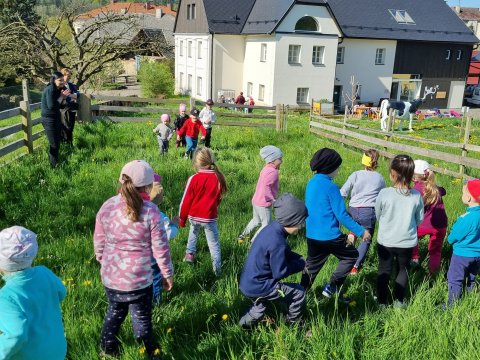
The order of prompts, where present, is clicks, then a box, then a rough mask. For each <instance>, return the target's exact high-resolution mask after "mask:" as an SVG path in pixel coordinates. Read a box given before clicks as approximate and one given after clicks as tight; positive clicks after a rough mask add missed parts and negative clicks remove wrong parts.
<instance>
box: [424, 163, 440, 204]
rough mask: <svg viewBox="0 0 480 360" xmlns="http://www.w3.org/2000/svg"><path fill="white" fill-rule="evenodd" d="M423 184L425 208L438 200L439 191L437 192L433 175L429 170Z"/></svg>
mask: <svg viewBox="0 0 480 360" xmlns="http://www.w3.org/2000/svg"><path fill="white" fill-rule="evenodd" d="M424 184H425V187H424V190H423V203H424V204H425V206H428V205H433V204H435V203H436V202H437V201H438V200H439V199H440V191H438V187H437V184H436V182H435V173H434V172H433V171H432V170H429V171H428V173H427V174H426V175H425V180H424Z"/></svg>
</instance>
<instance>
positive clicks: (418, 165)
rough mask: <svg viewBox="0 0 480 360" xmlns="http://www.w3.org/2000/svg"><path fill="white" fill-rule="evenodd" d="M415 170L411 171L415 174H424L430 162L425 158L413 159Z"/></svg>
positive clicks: (428, 168)
mask: <svg viewBox="0 0 480 360" xmlns="http://www.w3.org/2000/svg"><path fill="white" fill-rule="evenodd" d="M414 163H415V170H414V171H413V172H414V173H415V174H417V175H425V174H427V173H428V170H430V164H429V163H428V162H426V161H425V160H415V161H414Z"/></svg>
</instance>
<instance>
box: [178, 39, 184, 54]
mask: <svg viewBox="0 0 480 360" xmlns="http://www.w3.org/2000/svg"><path fill="white" fill-rule="evenodd" d="M179 47H180V51H179V55H180V56H183V40H180V45H179Z"/></svg>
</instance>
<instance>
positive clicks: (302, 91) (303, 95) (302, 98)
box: [297, 88, 310, 104]
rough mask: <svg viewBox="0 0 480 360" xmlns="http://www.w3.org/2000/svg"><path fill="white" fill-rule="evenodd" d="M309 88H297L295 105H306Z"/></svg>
mask: <svg viewBox="0 0 480 360" xmlns="http://www.w3.org/2000/svg"><path fill="white" fill-rule="evenodd" d="M309 92H310V89H309V88H297V104H299V103H300V104H308V101H309V99H308V97H309Z"/></svg>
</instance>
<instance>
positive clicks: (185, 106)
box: [178, 104, 187, 112]
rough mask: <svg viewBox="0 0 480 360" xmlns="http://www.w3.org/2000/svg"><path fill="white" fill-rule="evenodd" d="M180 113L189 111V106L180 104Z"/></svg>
mask: <svg viewBox="0 0 480 360" xmlns="http://www.w3.org/2000/svg"><path fill="white" fill-rule="evenodd" d="M178 111H179V112H182V111H187V105H185V104H180V105H179V106H178Z"/></svg>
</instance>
